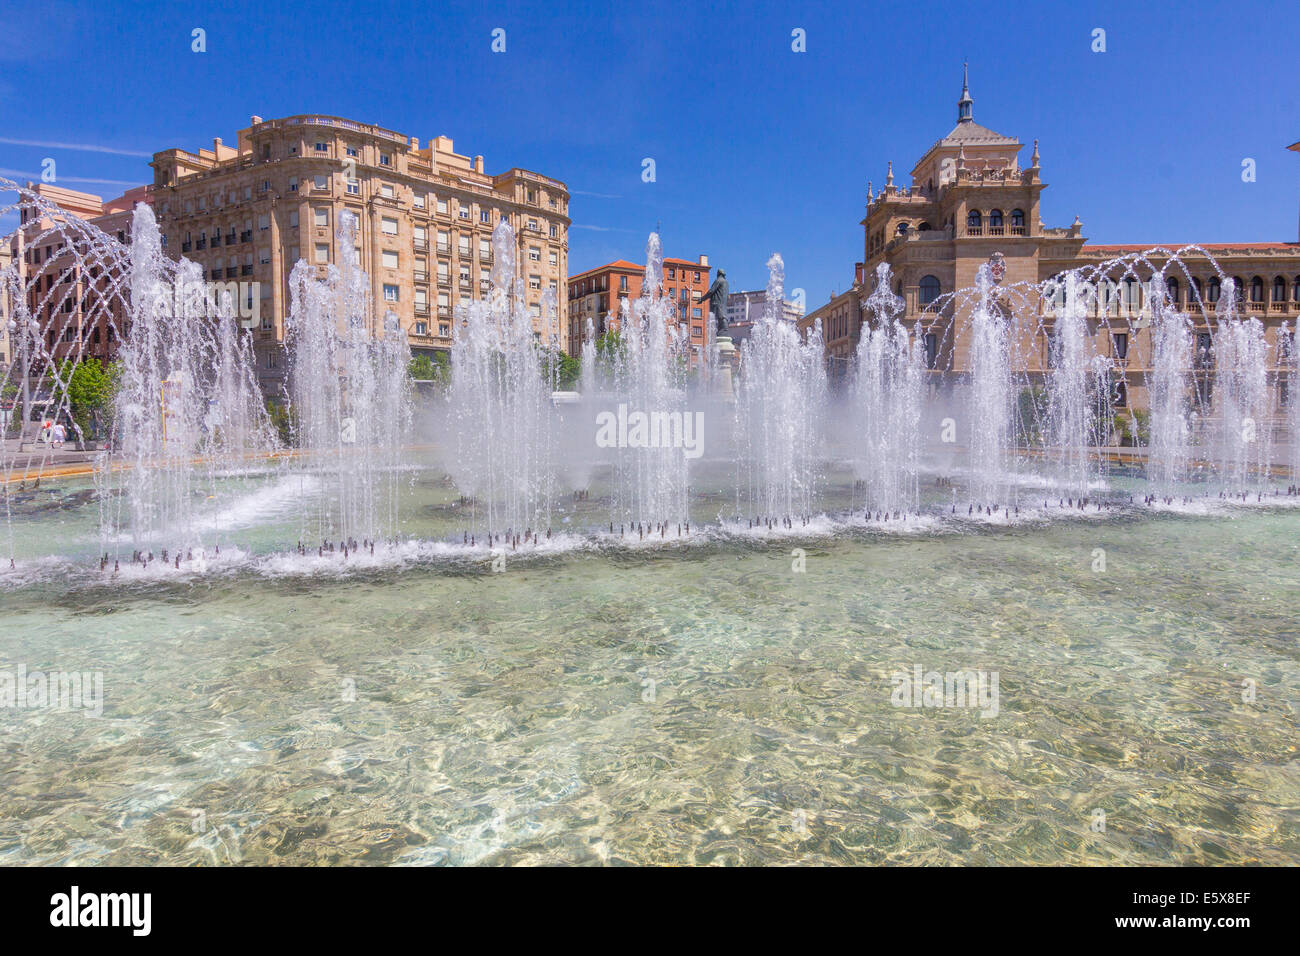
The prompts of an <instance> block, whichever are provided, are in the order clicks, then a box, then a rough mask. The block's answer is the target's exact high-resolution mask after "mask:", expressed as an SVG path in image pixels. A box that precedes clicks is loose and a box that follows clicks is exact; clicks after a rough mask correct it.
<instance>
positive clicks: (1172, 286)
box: [1165, 276, 1179, 305]
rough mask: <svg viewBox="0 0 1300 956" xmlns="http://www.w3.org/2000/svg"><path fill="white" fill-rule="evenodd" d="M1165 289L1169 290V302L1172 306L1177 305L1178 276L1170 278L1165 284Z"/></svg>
mask: <svg viewBox="0 0 1300 956" xmlns="http://www.w3.org/2000/svg"><path fill="white" fill-rule="evenodd" d="M1165 288H1166V289H1168V290H1169V301H1170V303H1171V304H1173V305H1177V304H1178V292H1179V289H1178V276H1170V277H1169V281H1168V282H1166V283H1165Z"/></svg>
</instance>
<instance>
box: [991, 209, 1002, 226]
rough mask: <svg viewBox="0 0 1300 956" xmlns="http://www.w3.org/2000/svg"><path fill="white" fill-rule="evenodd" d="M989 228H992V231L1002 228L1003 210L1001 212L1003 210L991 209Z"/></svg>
mask: <svg viewBox="0 0 1300 956" xmlns="http://www.w3.org/2000/svg"><path fill="white" fill-rule="evenodd" d="M989 228H990V229H1001V228H1002V210H1001V209H990V210H989Z"/></svg>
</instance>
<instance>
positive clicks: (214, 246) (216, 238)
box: [212, 233, 221, 249]
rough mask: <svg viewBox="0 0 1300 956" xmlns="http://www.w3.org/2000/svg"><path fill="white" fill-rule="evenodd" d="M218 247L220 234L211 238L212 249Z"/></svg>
mask: <svg viewBox="0 0 1300 956" xmlns="http://www.w3.org/2000/svg"><path fill="white" fill-rule="evenodd" d="M219 245H221V233H217V234H216V235H215V236H213V237H212V248H213V249H215V248H217V246H219Z"/></svg>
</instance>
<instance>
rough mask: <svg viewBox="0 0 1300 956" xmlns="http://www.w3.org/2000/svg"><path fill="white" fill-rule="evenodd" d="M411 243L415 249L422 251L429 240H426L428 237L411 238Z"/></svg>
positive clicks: (426, 247) (427, 246) (426, 246)
mask: <svg viewBox="0 0 1300 956" xmlns="http://www.w3.org/2000/svg"><path fill="white" fill-rule="evenodd" d="M411 245H412V246H413V247H414V248H415V249H416V250H417V251H423V250H426V249H428V248H429V240H428V239H412V240H411Z"/></svg>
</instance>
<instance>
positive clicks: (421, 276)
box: [414, 269, 429, 282]
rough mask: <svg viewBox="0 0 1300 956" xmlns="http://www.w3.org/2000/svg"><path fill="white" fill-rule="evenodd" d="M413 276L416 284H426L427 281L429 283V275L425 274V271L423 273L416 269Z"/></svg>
mask: <svg viewBox="0 0 1300 956" xmlns="http://www.w3.org/2000/svg"><path fill="white" fill-rule="evenodd" d="M414 275H415V281H416V282H428V281H429V273H428V272H425V271H423V270H421V269H416V270H415V273H414Z"/></svg>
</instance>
